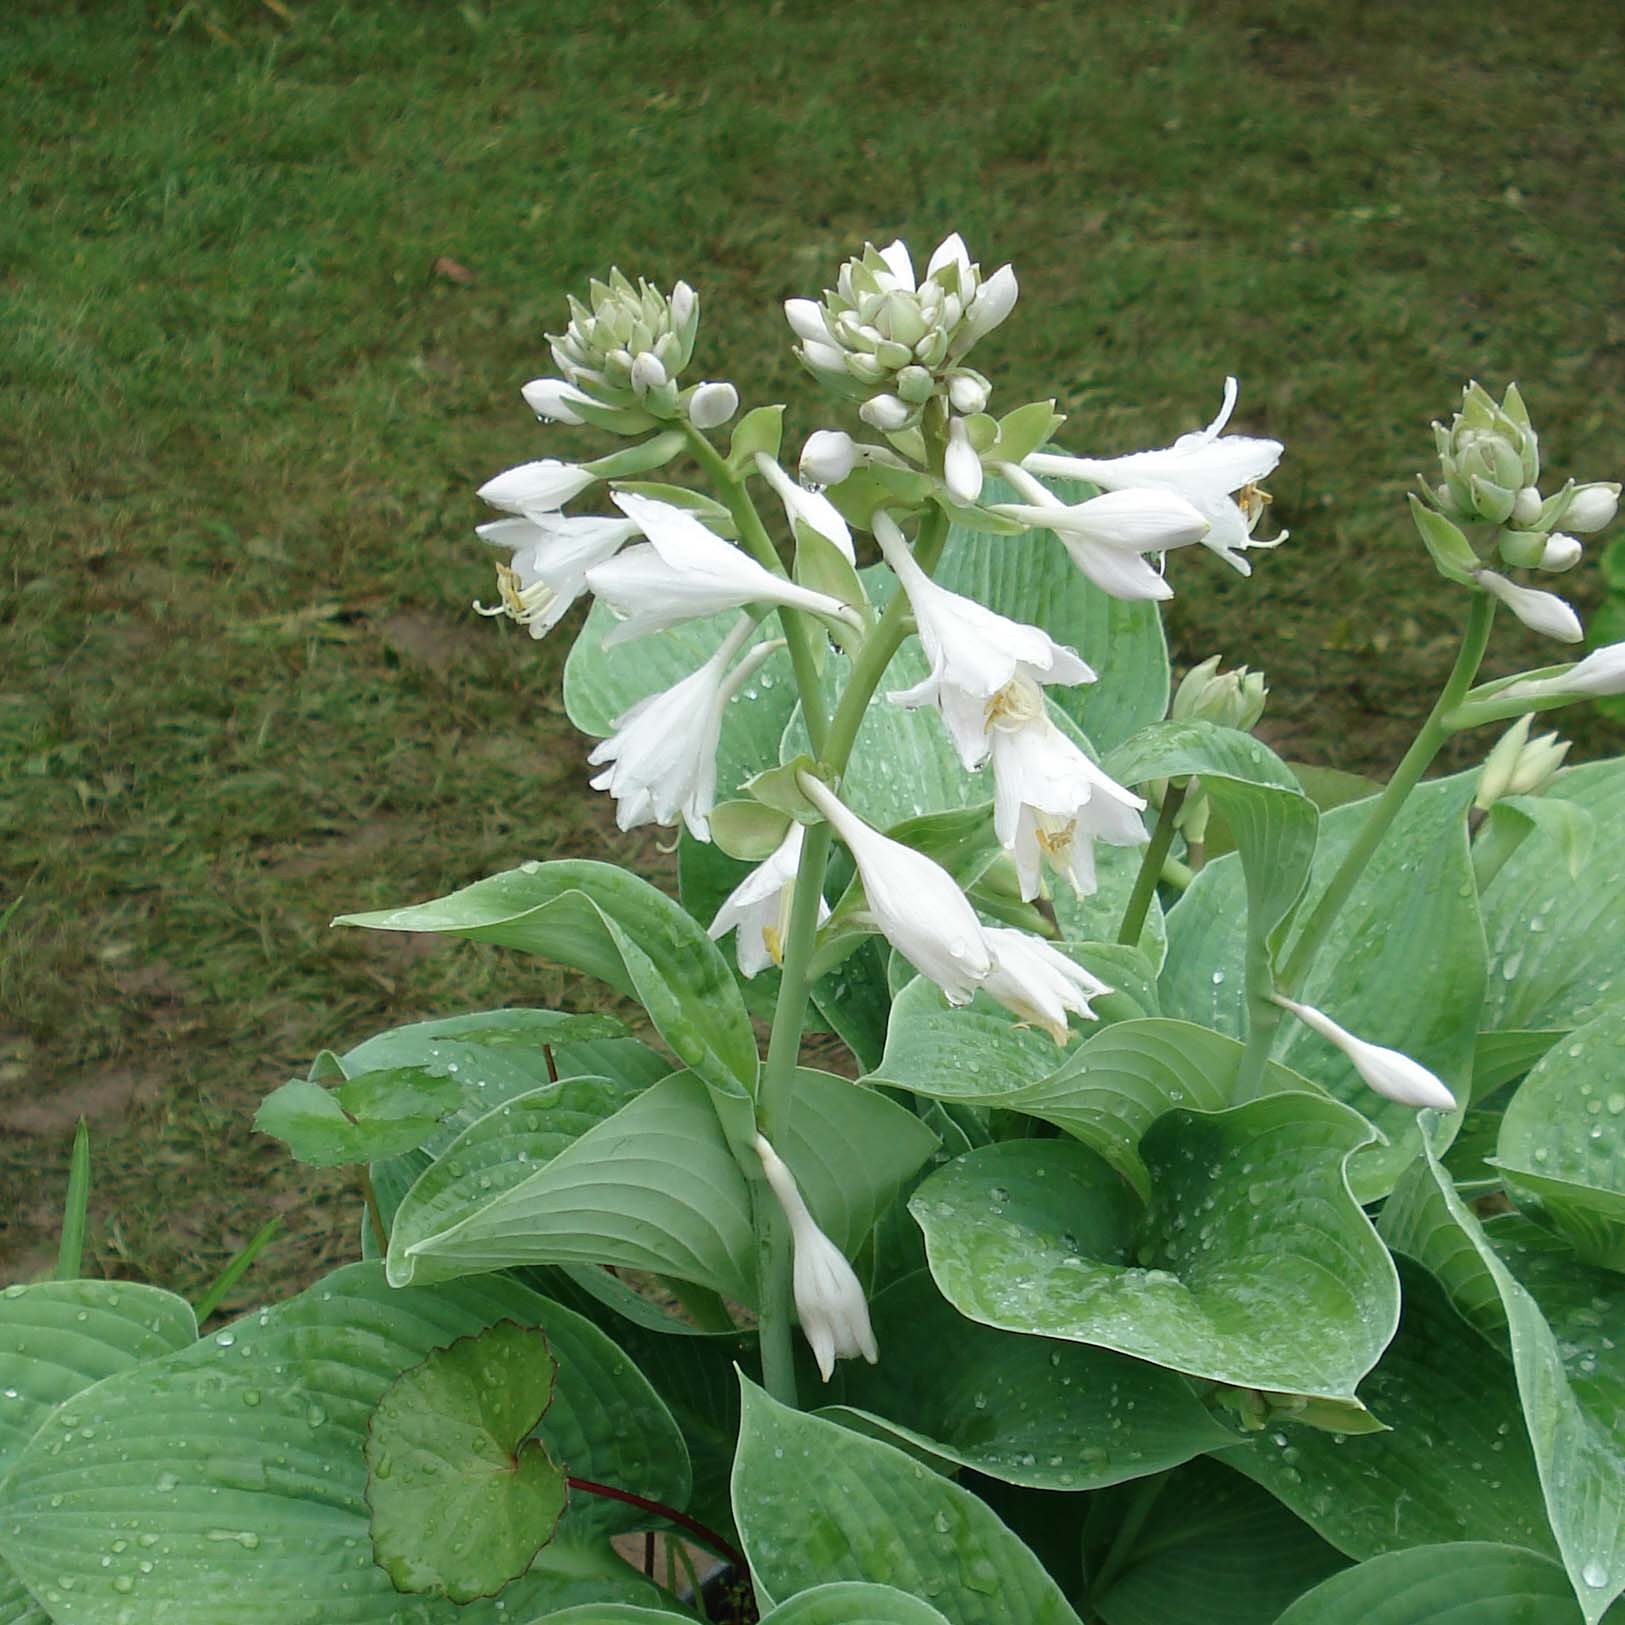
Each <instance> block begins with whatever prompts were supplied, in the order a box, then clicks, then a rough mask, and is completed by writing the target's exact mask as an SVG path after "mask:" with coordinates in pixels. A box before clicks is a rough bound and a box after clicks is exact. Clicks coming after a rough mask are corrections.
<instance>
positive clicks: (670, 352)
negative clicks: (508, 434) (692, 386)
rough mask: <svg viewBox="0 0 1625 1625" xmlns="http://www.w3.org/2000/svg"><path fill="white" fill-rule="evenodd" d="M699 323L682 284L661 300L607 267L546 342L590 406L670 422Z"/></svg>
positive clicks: (690, 293) (695, 303) (695, 302)
mask: <svg viewBox="0 0 1625 1625" xmlns="http://www.w3.org/2000/svg"><path fill="white" fill-rule="evenodd" d="M699 323H700V302H699V298H698V296H697V295H696V294H695V292H694V290H693V289H692V288H691V287H689V285H688V284H687V283H686V282H679V283H678V284H677V286H676V287H675V288H674V289H672V291H671V293H670V294H669V295H667V294H663V293H661V292H660V291H659V289H657V288H653V287H651V286H650V285H649V284H648V283H647V282H644V281H642V280H641V279H640V280H639V282H638V283H637V285H636V286H635V287H634V286H633V284H632V283H631V281H630V280H629V279H628V278H627V277H625V276H623V275H622V274H621V272H620V271H619V270H612V271H611V272H610V273H609V280H608V281H607V282H599V281H598V280H596V279H594V280H593V281H592V282H591V283H589V284H588V288H587V303H586V304H583V303H582V302H581V301H580V300H579V299H575V298H572V299H571V300H570V324H569V326H568V327H567V328H566V329H565V330H564V332H562V333H549V334H548V336H547V338H548V344H549V345H550V346H551V348H552V351H553V360H554V362H555V363H556V364H557V366H558V369H559V372H560V374H561V375H562V376H563V378H564V379H565V381H566V382H567V383H569V384H570V386H571V387H572V388H574V389H577V390H580V391H581V392H582V393H583V394H584V395H586V396H588V397H590V398H591V400H593V401H594V402H596V403H597V404H598V405H600V406H604V407H609V408H615V409H627V408H637V409H639V412H640V413H642V412H649V413H653V414H654V415H655V416H656V417H671V416H673V415H674V414H675V412H676V403H677V397H678V393H679V389H680V385H679V382H678V380H679V376H680V374H681V373H682V371H683V369H684V368H685V367H686V366H687V365H688V363H689V361H690V359H691V358H692V356H693V353H694V339H695V335H696V334H697V332H698V331H699ZM643 421H644V422H647V421H648V420H647V418H644V419H643Z"/></svg>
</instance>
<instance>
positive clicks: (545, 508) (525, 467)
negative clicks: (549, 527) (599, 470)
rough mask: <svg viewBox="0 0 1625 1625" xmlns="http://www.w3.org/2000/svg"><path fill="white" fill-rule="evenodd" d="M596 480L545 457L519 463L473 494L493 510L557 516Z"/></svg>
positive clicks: (571, 467)
mask: <svg viewBox="0 0 1625 1625" xmlns="http://www.w3.org/2000/svg"><path fill="white" fill-rule="evenodd" d="M597 477H598V476H597V475H596V474H589V473H588V472H587V471H586V469H584V468H578V467H577V466H576V465H575V464H574V463H561V462H559V461H558V460H557V459H555V458H551V457H548V458H543V459H542V460H541V461H540V462H534V463H521V464H519V466H518V467H517V468H509V469H504V470H503V472H502V473H500V474H498V475H496V476H495V477H494V478H492V479H489V480H487V481H486V482H485V484H484V485H482V486H481V487H480V488H479V490H478V492H476V493H475V494H476V495H477V496H480V497H482V498H483V499H484V500H485V501H487V502H489V503H490V504H491V506H492V507H493V508H504V509H506V510H507V511H508V512H509V513H518V514H526V515H530V516H534V515H535V514H538V513H557V512H558V510H559V509H560V508H562V507H563V506H564V504H565V503H566V502H568V501H569V500H570V499H571V498H572V497H576V496H579V495H580V494H581V493H582V492H583V491H585V490H586V489H587V487H588V486H589V485H591V484H592V483H593V481H594V480H596V479H597Z"/></svg>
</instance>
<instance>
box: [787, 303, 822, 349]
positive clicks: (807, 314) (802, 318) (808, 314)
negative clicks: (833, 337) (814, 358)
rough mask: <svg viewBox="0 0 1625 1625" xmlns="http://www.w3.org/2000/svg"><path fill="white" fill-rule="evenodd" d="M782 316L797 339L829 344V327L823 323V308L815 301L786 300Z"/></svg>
mask: <svg viewBox="0 0 1625 1625" xmlns="http://www.w3.org/2000/svg"><path fill="white" fill-rule="evenodd" d="M784 316H785V320H786V321H788V322H789V324H790V331H791V332H793V333H794V334H795V336H796V337H797V338H798V339H809V340H812V341H814V342H816V343H819V344H828V343H829V326H828V324H827V323H826V322H825V321H824V312H823V308H822V306H820V305H819V303H818V301H817V300H816V299H786V300H785V301H784Z"/></svg>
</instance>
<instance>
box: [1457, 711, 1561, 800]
mask: <svg viewBox="0 0 1625 1625" xmlns="http://www.w3.org/2000/svg"><path fill="white" fill-rule="evenodd" d="M1534 720H1535V718H1534V713H1533V712H1530V713H1529V714H1528V715H1527V716H1521V717H1519V718H1518V720H1517V721H1516V722H1514V723H1513V724H1512V726H1511V727H1510V728H1508V729H1507V731H1506V732H1505V733H1504V734H1502V735H1501V737H1500V738H1499V739H1498V740H1496V742H1495V748H1494V749H1493V750H1491V752H1490V753H1489V755H1488V756H1486V757H1485V758H1484V766H1483V768H1482V770H1481V771H1480V773H1479V775H1478V790H1477V793H1476V794H1475V795H1474V796H1473V805H1474V806H1475V807H1477V808H1478V809H1479V811H1480V812H1488V811H1489V809H1490V808H1491V807H1493V806H1494V805H1495V803H1496V802H1497V801H1500V800H1503V799H1504V798H1505V797H1507V796H1537V795H1539V794H1540V792H1541V791H1542V790H1544V789H1545V788H1546V786H1547V785H1548V784H1550V783H1551V782H1552V779H1553V777H1554V776H1555V775H1556V773H1557V770H1558V768H1560V767H1561V766H1562V765H1563V758H1564V757H1565V756H1566V755H1568V751H1569V742H1568V741H1567V740H1566V739H1559V738H1558V737H1557V735H1556V734H1555V733H1550V734H1542V735H1540V737H1539V738H1536V739H1531V738H1530V737H1529V724H1530V723H1531V722H1533V721H1534Z"/></svg>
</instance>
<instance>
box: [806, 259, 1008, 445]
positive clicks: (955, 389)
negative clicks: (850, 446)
mask: <svg viewBox="0 0 1625 1625" xmlns="http://www.w3.org/2000/svg"><path fill="white" fill-rule="evenodd" d="M1015 302H1016V274H1015V272H1014V271H1013V270H1011V268H1010V267H1009V266H1008V265H1001V266H1000V267H999V269H998V270H997V271H995V272H994V273H993V274H992V276H990V277H987V278H985V279H984V277H983V276H982V272H981V267H980V266H978V265H974V264H972V263H971V258H970V255H969V254H968V253H967V252H966V249H965V244H964V242H963V241H962V240H961V239H960V236H959V233H958V232H955V233H954V234H953V235H952V236H950V237H946V238H944V239H943V241H942V242H941V243H939V244H938V245H937V248H936V251H935V252H934V253H933V254H932V255H931V258H930V261H929V262H928V263H927V265H926V268H925V275H924V276H923V277H922V278H920V279H919V280H918V281H916V280H915V276H914V262H913V261H912V260H911V259H910V257H909V252H908V249H907V247H906V246H905V245H904V244H903V243H901V242H895V243H893V244H891V246H890V247H888V248H879V249H877V248H875V247H874V246H873V245H872V244H865V245H864V249H863V252H862V253H861V254H860V255H858V256H857V257H856V258H854V259H850V260H848V261H847V262H846V264H845V265H843V266H842V267H841V270H840V274H839V276H837V278H836V279H835V286H834V287H833V288H831V289H826V290H825V292H824V297H823V300H822V302H820V301H818V300H814V299H789V300H786V301H785V306H784V313H785V315H786V316H787V317H788V318H789V322H790V326H791V328H792V329H793V330H794V332H795V335H796V337H797V338H798V339H799V340H800V341H801V342H800V344H799V345H798V346H797V347H796V354H797V355H798V356H799V357H800V358H801V360H802V362H803V363H804V364H805V365H806V366H807V367H808V368H809V369H810V370H811V371H812V373H813V374H814V376H815V377H817V378H818V379H819V381H820V382H822V383H824V384H826V385H828V386H829V387H830V388H831V389H834V390H835V391H837V392H838V393H839V394H842V395H844V396H846V397H847V399H849V400H853V401H859V402H861V403H862V404H861V405H860V406H859V408H858V415H859V416H860V417H861V418H862V419H863V421H864V422H865V423H867V424H869V425H871V426H872V427H873V428H876V429H879V430H881V431H882V432H884V433H887V434H895V433H897V432H898V431H900V430H902V429H906V428H908V427H910V426H911V425H912V424H915V423H918V422H919V420H920V417H921V415H922V414H923V412H924V410H925V407H926V405H927V403H928V402H930V401H931V400H933V399H942V400H944V401H946V403H947V404H948V405H949V406H951V407H952V409H953V410H954V411H955V412H958V413H961V414H966V415H968V414H972V413H976V412H980V411H982V410H983V409H984V408H985V407H986V405H987V399H988V395H989V394H990V393H991V390H992V386H991V385H990V384H989V383H988V381H987V379H986V378H984V377H983V376H982V374H981V373H979V372H975V371H973V370H972V369H971V368H969V367H967V366H966V365H965V364H964V357H965V356H966V354H967V353H968V352H969V351H970V349H971V348H972V346H973V345H975V343H976V342H977V340H978V339H981V338H983V337H985V336H986V335H987V334H988V333H991V332H992V331H993V329H994V328H995V327H997V326H998V325H999V323H1000V322H1002V321H1003V320H1004V319H1005V317H1006V316H1008V315H1009V314H1010V312H1011V309H1012V308H1013V307H1014V305H1015Z"/></svg>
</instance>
